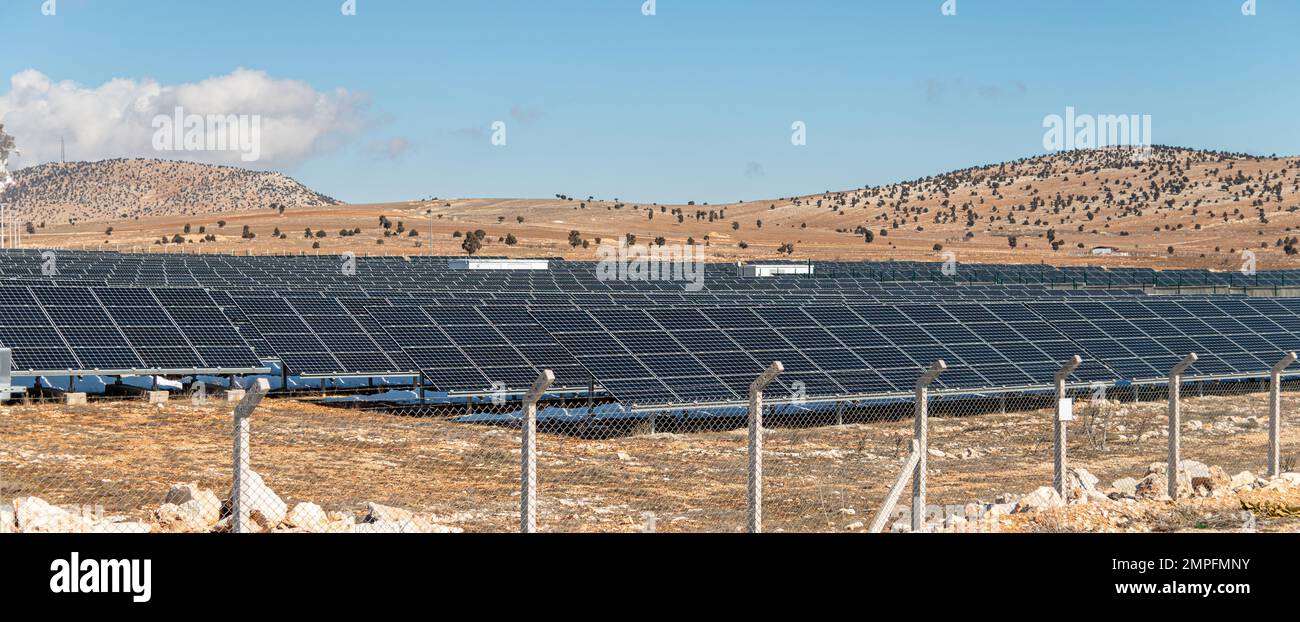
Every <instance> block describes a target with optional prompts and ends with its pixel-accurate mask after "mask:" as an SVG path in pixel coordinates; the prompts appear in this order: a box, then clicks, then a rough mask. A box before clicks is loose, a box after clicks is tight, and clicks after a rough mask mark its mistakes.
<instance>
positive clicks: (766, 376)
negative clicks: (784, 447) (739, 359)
mask: <svg viewBox="0 0 1300 622" xmlns="http://www.w3.org/2000/svg"><path fill="white" fill-rule="evenodd" d="M783 371H785V365H782V364H781V361H772V364H771V365H768V366H767V370H766V371H764V372H763V373H762V374H760V375H759V377H757V378H755V379H754V382H752V383H751V384H750V385H749V495H748V503H747V505H746V509H747V510H748V511H747V512H746V513H745V517H746V519H747V522H748V526H749V533H762V532H763V389H764V387H766V386H767V385H768V383H770V382H772V380H774V379H775V378H776V377H777V376H778V375H779V374H780V373H781V372H783Z"/></svg>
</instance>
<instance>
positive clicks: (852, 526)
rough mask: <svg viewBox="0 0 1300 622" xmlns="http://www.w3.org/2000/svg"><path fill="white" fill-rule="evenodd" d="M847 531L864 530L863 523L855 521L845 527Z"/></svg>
mask: <svg viewBox="0 0 1300 622" xmlns="http://www.w3.org/2000/svg"><path fill="white" fill-rule="evenodd" d="M844 528H845V529H862V521H853V522H851V523H849V524H848V525H845V526H844Z"/></svg>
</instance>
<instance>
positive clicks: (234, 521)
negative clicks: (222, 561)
mask: <svg viewBox="0 0 1300 622" xmlns="http://www.w3.org/2000/svg"><path fill="white" fill-rule="evenodd" d="M270 390H271V385H270V383H268V382H267V381H266V378H258V379H257V382H254V383H253V386H252V388H251V389H250V390H249V391H248V392H247V393H245V394H244V399H242V400H239V403H238V404H236V405H235V434H234V436H235V452H234V453H235V456H234V457H235V469H234V470H235V472H234V480H233V481H232V482H231V486H230V531H231V532H232V533H244V530H245V529H247V525H248V501H249V499H248V472H249V468H248V429H249V419H251V418H252V416H253V410H254V409H256V408H257V404H258V403H259V402H261V401H262V398H263V397H264V396H265V395H266V393H267V391H270Z"/></svg>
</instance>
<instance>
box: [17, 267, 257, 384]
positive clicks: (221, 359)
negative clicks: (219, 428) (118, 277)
mask: <svg viewBox="0 0 1300 622" xmlns="http://www.w3.org/2000/svg"><path fill="white" fill-rule="evenodd" d="M0 345H3V346H4V347H8V348H12V349H13V368H14V369H15V370H18V371H23V372H31V373H49V374H57V373H60V372H63V373H67V372H69V371H75V372H79V373H106V374H129V373H140V372H153V373H190V372H202V373H251V372H254V371H258V370H262V369H264V367H263V366H262V364H261V363H260V361H259V359H258V358H257V356H256V355H255V354H254V353H253V351H252V350H251V349H250V348H249V347H248V344H247V343H246V342H245V340H244V337H243V336H242V335H241V334H240V333H239V332H238V331H237V330H236V329H235V327H234V326H233V325H232V324H231V323H230V321H229V320H228V319H227V318H226V316H225V314H224V313H223V312H222V309H221V308H220V307H219V306H218V305H217V304H216V302H215V301H213V299H212V297H211V296H210V295H209V294H208V292H207V291H206V290H203V289H132V288H86V287H14V286H5V287H0Z"/></svg>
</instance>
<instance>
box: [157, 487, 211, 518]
mask: <svg viewBox="0 0 1300 622" xmlns="http://www.w3.org/2000/svg"><path fill="white" fill-rule="evenodd" d="M163 503H171V504H174V505H177V506H180V507H181V508H182V511H183V512H185V513H186V514H188V515H190V516H191V517H192V519H193V521H194V522H195V523H196V524H200V523H201V524H202V527H203V528H204V529H206V528H208V527H211V526H212V525H215V524H216V522H217V521H218V520H221V500H220V499H218V498H217V495H216V493H213V492H212V491H211V490H206V489H203V488H199V485H198V484H196V483H189V484H172V486H171V488H169V489H167V496H166V497H164V498H163ZM187 504H188V505H187Z"/></svg>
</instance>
